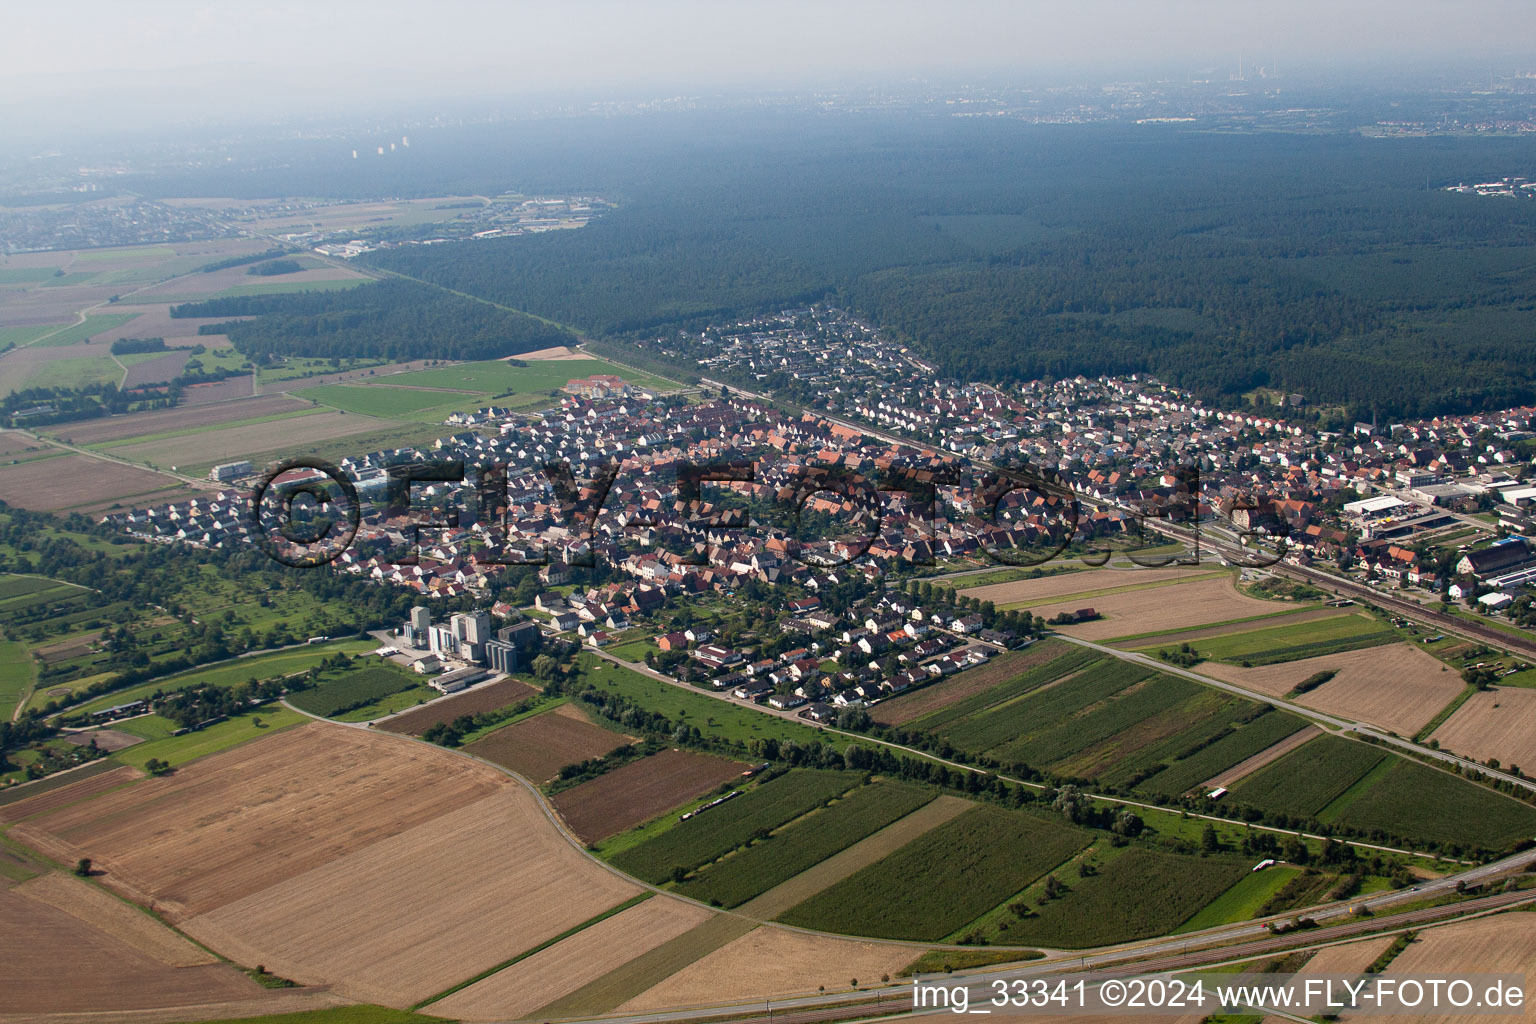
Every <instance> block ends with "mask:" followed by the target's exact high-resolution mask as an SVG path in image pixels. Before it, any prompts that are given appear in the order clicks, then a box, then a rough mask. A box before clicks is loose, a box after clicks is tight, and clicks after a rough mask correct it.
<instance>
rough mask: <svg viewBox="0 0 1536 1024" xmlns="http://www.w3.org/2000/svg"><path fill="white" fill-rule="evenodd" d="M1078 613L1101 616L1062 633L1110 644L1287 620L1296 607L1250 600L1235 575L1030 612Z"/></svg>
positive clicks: (1046, 606) (1065, 628)
mask: <svg viewBox="0 0 1536 1024" xmlns="http://www.w3.org/2000/svg"><path fill="white" fill-rule="evenodd" d="M1079 608H1092V609H1094V610H1095V611H1097V612H1098V613H1099V615H1100V616H1101V617H1100V618H1098V619H1094V620H1093V621H1091V622H1082V623H1078V624H1077V625H1071V626H1061V627H1059V628H1060V629H1061V631H1062V632H1063V633H1067V634H1069V635H1071V636H1075V637H1080V638H1082V639H1084V640H1095V641H1106V640H1113V639H1115V638H1117V637H1128V636H1143V635H1145V634H1148V633H1163V632H1169V631H1172V630H1182V629H1193V628H1195V627H1197V626H1209V625H1212V624H1213V623H1218V622H1230V621H1232V620H1233V619H1243V618H1250V617H1253V616H1258V615H1284V614H1288V613H1290V612H1292V611H1294V610H1295V608H1296V606H1294V605H1288V604H1281V603H1279V602H1276V601H1263V600H1260V599H1258V598H1255V597H1248V596H1247V595H1246V594H1242V593H1239V592H1238V590H1237V588H1236V587H1235V586H1233V584H1232V577H1231V576H1230V575H1226V574H1223V575H1222V576H1221V577H1206V578H1203V579H1202V578H1196V579H1191V580H1189V581H1187V582H1177V583H1173V584H1170V585H1167V586H1157V587H1153V588H1151V589H1142V590H1128V591H1121V592H1119V593H1113V594H1107V595H1104V596H1099V597H1085V598H1078V599H1074V600H1069V601H1056V602H1053V603H1050V604H1044V605H1037V606H1034V607H1031V608H1030V613H1031V614H1033V615H1042V616H1044V617H1045V618H1047V619H1050V618H1052V617H1053V616H1055V615H1058V614H1060V613H1061V612H1071V611H1076V610H1077V609H1079Z"/></svg>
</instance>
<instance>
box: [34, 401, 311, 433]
mask: <svg viewBox="0 0 1536 1024" xmlns="http://www.w3.org/2000/svg"><path fill="white" fill-rule="evenodd" d="M307 408H309V406H308V404H307V403H305V402H299V401H296V400H294V399H291V398H285V397H283V396H281V395H263V396H261V397H258V398H242V399H240V400H238V401H233V402H220V403H218V404H216V405H194V406H177V407H176V408H174V409H156V410H154V411H153V412H136V413H130V414H128V415H126V416H108V417H105V418H103V419H95V420H79V421H76V422H73V423H59V424H55V425H54V426H51V427H49V428H48V433H49V434H51V435H52V436H54V437H61V438H68V439H69V440H70V441H71V442H72V443H74V444H81V445H90V444H96V443H98V442H101V441H120V440H123V439H124V438H130V437H151V436H155V435H159V434H168V433H171V432H173V431H181V430H199V429H201V428H203V427H212V426H217V425H219V424H220V423H229V422H232V421H234V420H248V419H256V418H257V417H259V416H275V415H278V414H280V413H285V412H299V411H301V410H303V409H307Z"/></svg>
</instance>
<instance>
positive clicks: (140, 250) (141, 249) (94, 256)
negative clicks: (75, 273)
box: [75, 245, 176, 263]
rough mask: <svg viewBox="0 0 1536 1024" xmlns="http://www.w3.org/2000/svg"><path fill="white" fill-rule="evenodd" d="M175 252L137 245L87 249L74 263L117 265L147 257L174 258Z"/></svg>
mask: <svg viewBox="0 0 1536 1024" xmlns="http://www.w3.org/2000/svg"><path fill="white" fill-rule="evenodd" d="M175 255H176V250H175V249H172V248H171V247H170V246H168V245H139V246H131V247H128V248H123V249H88V250H86V251H85V252H82V253H80V254H78V255H77V256H76V257H75V262H76V263H117V262H119V261H122V260H142V259H146V258H149V257H162V256H175Z"/></svg>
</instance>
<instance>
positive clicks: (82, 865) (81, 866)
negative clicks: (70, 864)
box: [75, 857, 91, 878]
mask: <svg viewBox="0 0 1536 1024" xmlns="http://www.w3.org/2000/svg"><path fill="white" fill-rule="evenodd" d="M75 874H77V875H79V876H80V877H81V878H89V877H90V876H91V858H89V857H81V858H80V859H79V860H77V861H75Z"/></svg>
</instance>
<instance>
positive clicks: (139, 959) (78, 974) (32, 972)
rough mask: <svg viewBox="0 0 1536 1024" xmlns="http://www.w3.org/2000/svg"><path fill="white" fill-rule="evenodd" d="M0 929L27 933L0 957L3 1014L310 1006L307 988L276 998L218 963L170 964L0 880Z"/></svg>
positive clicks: (212, 1011)
mask: <svg viewBox="0 0 1536 1024" xmlns="http://www.w3.org/2000/svg"><path fill="white" fill-rule="evenodd" d="M132 912H133V913H135V914H137V913H138V911H132ZM141 916H142V915H141ZM145 920H146V921H150V919H149V918H148V917H145ZM151 923H153V922H151ZM157 927H158V926H157ZM0 931H3V932H4V933H5V934H6V935H10V936H21V935H25V936H26V937H27V941H26V942H20V943H13V944H11V948H9V949H8V950H7V952H6V956H5V957H3V958H0V990H3V991H4V992H5V1008H4V1012H5V1013H6V1014H7V1015H10V1014H16V1015H29V1016H34V1017H35V1016H37V1015H42V1014H60V1013H90V1012H96V1013H105V1012H111V1013H129V1012H131V1011H134V1010H152V1009H155V1008H158V1007H164V1006H181V1007H184V1008H186V1011H187V1012H189V1013H192V1014H196V1015H198V1016H201V1015H202V1013H200V1012H199V1011H204V1012H206V1013H210V1014H214V1015H217V1014H218V1012H219V1008H220V1007H240V1008H241V1010H243V1011H244V1012H248V1013H262V1012H266V1011H268V1010H273V1011H275V1010H279V1009H283V1008H289V1009H301V1008H303V1007H304V1006H306V1005H316V1002H315V1001H314V999H313V996H312V995H309V994H303V995H302V997H301V999H300V1001H298V1002H297V1003H295V1002H294V1001H293V1000H291V999H288V998H284V997H285V996H288V995H289V994H288V993H276V992H271V993H269V992H268V991H267V990H265V989H263V988H261V986H259V985H257V984H256V982H254V981H252V980H251V979H250V978H247V977H246V976H245V975H244V974H242V973H240V972H239V971H237V970H235V969H234V968H233V967H230V966H228V965H226V964H218V963H216V964H202V965H197V966H181V967H177V966H172V965H170V964H167V963H165V962H163V961H162V960H159V959H156V957H155V956H153V955H151V953H149V952H146V951H144V950H142V949H140V948H136V946H135V945H133V944H131V943H129V942H126V941H124V939H123V938H121V937H119V936H117V935H113V934H112V933H111V932H109V931H106V930H104V929H102V928H98V927H95V926H93V925H92V924H91V923H90V922H89V921H86V920H82V919H81V918H79V917H77V916H75V915H73V914H70V913H68V912H66V911H65V910H63V909H60V908H59V907H57V906H54V905H53V904H52V903H50V902H46V901H44V900H42V899H33V898H29V897H28V896H27V895H25V894H23V893H22V892H21V891H20V890H19V889H12V888H6V887H4V886H3V885H0ZM167 934H171V933H167ZM295 995H297V993H295ZM325 1002H327V1001H321V1002H320V1003H319V1005H324V1004H325ZM247 1008H248V1009H247ZM237 1012H239V1011H237Z"/></svg>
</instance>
